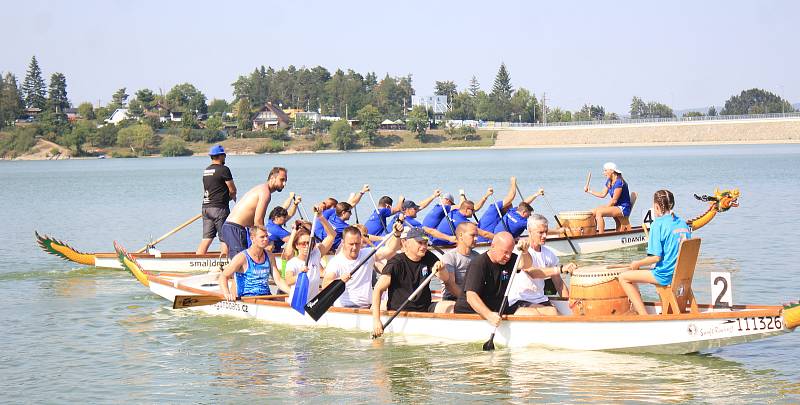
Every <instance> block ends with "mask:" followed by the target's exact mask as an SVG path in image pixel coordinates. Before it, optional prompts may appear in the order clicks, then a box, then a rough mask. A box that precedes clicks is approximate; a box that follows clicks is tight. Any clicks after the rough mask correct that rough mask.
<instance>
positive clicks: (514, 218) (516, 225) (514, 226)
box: [490, 208, 528, 238]
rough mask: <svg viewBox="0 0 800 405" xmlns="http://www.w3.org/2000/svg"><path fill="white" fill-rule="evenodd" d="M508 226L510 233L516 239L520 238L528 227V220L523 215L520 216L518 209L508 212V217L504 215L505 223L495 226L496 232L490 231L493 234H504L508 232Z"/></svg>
mask: <svg viewBox="0 0 800 405" xmlns="http://www.w3.org/2000/svg"><path fill="white" fill-rule="evenodd" d="M503 224H505V226H508V232H511V234H512V235H514V237H515V238H519V237H520V235H522V232H523V231H525V228H526V227H527V224H528V220H527V219H525V218H523V217H522V215H520V214H519V211H517V209H516V208H513V209H510V210H508V212H507V213H506V215H503V222H499V223H498V224H497V225H495V227H494V230H493V231H490V232H492V233H498V232H503V231H505V230H506V228H505V226H503Z"/></svg>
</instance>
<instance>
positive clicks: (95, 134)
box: [86, 125, 119, 148]
mask: <svg viewBox="0 0 800 405" xmlns="http://www.w3.org/2000/svg"><path fill="white" fill-rule="evenodd" d="M118 130H119V129H118V128H117V127H116V125H103V126H102V127H100V128H97V129H96V130H95V131H91V132H89V134H88V135H87V137H86V141H87V142H89V143H91V144H92V146H94V147H98V148H105V147H108V146H113V145H114V144H115V143H116V142H117V132H118Z"/></svg>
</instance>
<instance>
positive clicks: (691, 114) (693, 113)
mask: <svg viewBox="0 0 800 405" xmlns="http://www.w3.org/2000/svg"><path fill="white" fill-rule="evenodd" d="M683 116H684V117H702V116H703V113H701V112H699V111H689V112H687V113H686V114H683Z"/></svg>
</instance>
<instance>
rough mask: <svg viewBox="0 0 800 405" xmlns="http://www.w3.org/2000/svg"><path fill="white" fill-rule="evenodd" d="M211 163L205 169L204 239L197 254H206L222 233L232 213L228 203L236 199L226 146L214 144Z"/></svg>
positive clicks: (223, 247)
mask: <svg viewBox="0 0 800 405" xmlns="http://www.w3.org/2000/svg"><path fill="white" fill-rule="evenodd" d="M208 155H209V156H211V165H209V166H208V167H206V170H205V171H203V208H202V212H203V239H202V240H201V241H200V245H199V246H197V252H196V253H197V254H199V255H201V254H205V253H207V252H208V247H209V246H211V241H213V240H214V237H216V236H217V233H220V234H221V230H222V224H224V223H225V220H226V219H227V218H228V214H230V212H231V211H230V208H229V207H228V203H229V202H230V201H231V200H233V201H236V184H234V183H233V175H232V174H231V169H229V168H228V167H227V166H225V148H223V147H222V145H214V146H213V147H211V150H210V151H209V152H208ZM220 242H221V245H222V247H221V250H222V252H223V253H227V250H228V247H227V246H226V245H225V242H222V240H221V238H220Z"/></svg>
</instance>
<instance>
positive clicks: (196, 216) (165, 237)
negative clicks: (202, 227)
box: [136, 214, 203, 253]
mask: <svg viewBox="0 0 800 405" xmlns="http://www.w3.org/2000/svg"><path fill="white" fill-rule="evenodd" d="M202 216H203V214H197V215H195V216H193V217H191V218H189V220H188V221H186V222H184V223H182V224H180V225H178V226H177V227H175V229H173V230H171V231H169V232H167V233H165V234H164V235H162V236H161V237H160V238H158V239H156V240H154V241H153V242H150V243H148V244H146V245H145V246H144V247H143V248H141V249H139V250H137V251H136V253H142V252H144V251H145V250H147V248H149V247H154V246H155V245H156V244H157V243H158V242H161V241H162V240H164V239H167V238H168V237H170V236H172V234H174V233H175V232H178V231H180V230H181V229H183V228H186V227H187V226H189V224H191V223H192V222H194V221H197V220H198V219H200V217H202Z"/></svg>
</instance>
